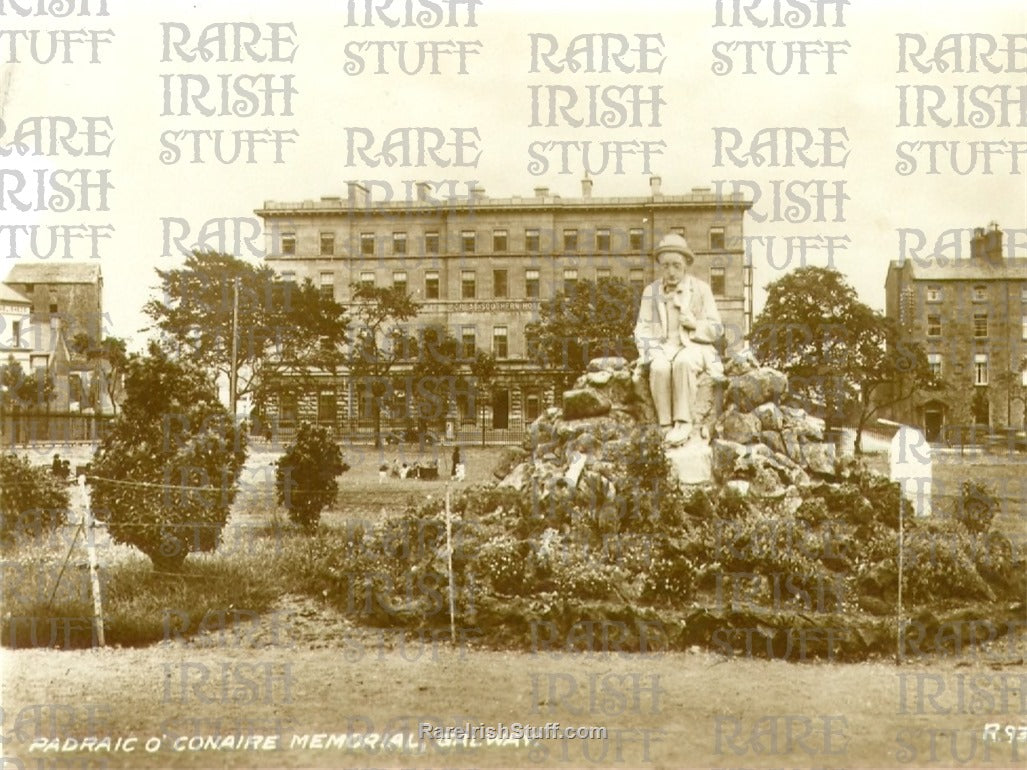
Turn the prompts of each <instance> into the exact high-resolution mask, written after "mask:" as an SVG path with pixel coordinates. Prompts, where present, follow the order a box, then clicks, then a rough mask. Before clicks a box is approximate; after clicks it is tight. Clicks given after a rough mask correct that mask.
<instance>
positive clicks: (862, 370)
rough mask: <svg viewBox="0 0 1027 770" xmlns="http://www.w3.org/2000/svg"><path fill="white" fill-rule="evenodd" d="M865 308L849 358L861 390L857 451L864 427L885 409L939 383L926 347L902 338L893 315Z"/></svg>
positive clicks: (857, 416) (851, 371) (850, 371)
mask: <svg viewBox="0 0 1027 770" xmlns="http://www.w3.org/2000/svg"><path fill="white" fill-rule="evenodd" d="M864 308H865V309H864V310H863V311H862V312H861V316H862V321H863V324H864V330H863V333H862V334H861V335H859V336H858V337H857V338H856V339H855V340H854V341H853V347H854V350H853V351H852V353H853V359H852V360H851V361H850V362H849V364H850V368H849V373H850V375H851V376H852V377H854V378H855V380H856V383H857V392H858V399H857V407H856V446H855V450H856V452H857V453H862V451H863V430H864V428H865V427H866V426H867V425H868V424H869V423H870V421H871V420H872V419H873V418H874V417H875V415H877V414H878V413H879V412H880V411H881V410H882V409H886V408H888V407H890V406H894V405H895V404H898V403H901V402H902V401H905V400H906V399H909V398H911V397H912V396H913V395H914V394H915V393H917V392H920V391H922V390H925V389H927V388H936V387H938V385H939V383H938V382H937V381H936V379H935V377H934V374H933V373H932V372H931V367H930V365H929V364H928V363H927V354H926V353H925V352H924V349H923V347H921V346H920V345H919V344H918V343H916V342H913V341H911V340H904V339H902V335H901V333H900V330H899V327H898V325H897V324H896V323H895V321H894V320H893V319H891V318H887V317H885V316H883V315H881V314H880V313H877V312H874V311H872V310H870V308H867V307H865V306H864ZM868 312H869V315H868Z"/></svg>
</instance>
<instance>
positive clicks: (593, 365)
mask: <svg viewBox="0 0 1027 770" xmlns="http://www.w3.org/2000/svg"><path fill="white" fill-rule="evenodd" d="M627 368H628V361H627V359H626V358H622V357H621V356H602V357H600V358H593V359H592V360H591V361H589V362H588V366H586V367H585V370H586V371H588V372H607V371H609V372H620V371H624V370H626V369H627Z"/></svg>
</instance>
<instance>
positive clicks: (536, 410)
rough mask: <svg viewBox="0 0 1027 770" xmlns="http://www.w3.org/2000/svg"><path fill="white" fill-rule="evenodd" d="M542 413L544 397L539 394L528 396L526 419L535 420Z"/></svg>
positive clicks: (526, 399) (525, 409) (525, 402)
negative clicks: (541, 397)
mask: <svg viewBox="0 0 1027 770" xmlns="http://www.w3.org/2000/svg"><path fill="white" fill-rule="evenodd" d="M540 414H542V399H540V398H539V397H538V396H527V397H525V399H524V419H525V421H527V422H534V421H535V420H537V419H538V416H539V415H540Z"/></svg>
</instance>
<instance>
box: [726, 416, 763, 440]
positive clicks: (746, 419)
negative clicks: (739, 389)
mask: <svg viewBox="0 0 1027 770" xmlns="http://www.w3.org/2000/svg"><path fill="white" fill-rule="evenodd" d="M717 428H718V430H717V432H718V434H719V435H720V437H721V438H722V439H724V440H725V441H734V442H736V443H738V444H748V443H749V442H751V441H755V440H756V439H757V438H759V435H760V432H761V426H760V419H759V418H758V417H757V416H756V415H754V414H750V413H747V412H740V411H738V410H737V409H730V410H728V411H726V412H724V414H722V415H721V416H720V419H719V420H718V422H717Z"/></svg>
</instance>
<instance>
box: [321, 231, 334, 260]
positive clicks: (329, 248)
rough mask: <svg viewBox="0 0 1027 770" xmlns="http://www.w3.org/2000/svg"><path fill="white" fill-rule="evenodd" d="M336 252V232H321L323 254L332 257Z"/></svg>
mask: <svg viewBox="0 0 1027 770" xmlns="http://www.w3.org/2000/svg"><path fill="white" fill-rule="evenodd" d="M334 254H335V233H321V256H322V257H330V256H333V255H334Z"/></svg>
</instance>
